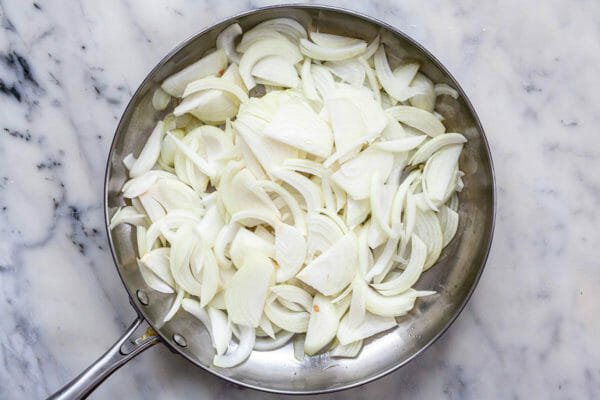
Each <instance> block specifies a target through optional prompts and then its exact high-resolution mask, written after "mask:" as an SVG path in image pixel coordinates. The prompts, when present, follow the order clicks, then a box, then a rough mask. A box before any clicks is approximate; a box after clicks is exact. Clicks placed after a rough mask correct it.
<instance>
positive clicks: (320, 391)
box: [103, 3, 497, 395]
mask: <svg viewBox="0 0 600 400" xmlns="http://www.w3.org/2000/svg"><path fill="white" fill-rule="evenodd" d="M281 8H296V9H311V10H317V11H332V12H338V13H343V14H347V15H350V16H353V17H357V18H360V19H363V20H365V21H367V22H370V23H373V24H375V25H377V26H379V27H382V28H385V29H387V30H388V31H390V32H392V33H393V34H394V35H396V36H398V37H400V38H402V39H403V40H406V41H407V42H408V43H410V44H411V45H412V46H414V47H415V48H417V49H418V50H419V51H421V52H422V53H423V54H424V55H425V56H426V57H427V58H428V59H429V60H430V61H431V62H432V63H434V64H435V65H436V66H437V67H438V68H439V69H440V70H441V71H442V72H443V73H444V74H445V75H446V76H447V77H448V78H449V79H450V81H451V82H452V84H453V85H454V87H455V88H456V90H457V91H458V93H459V94H460V96H461V97H462V98H463V99H464V101H465V104H466V106H467V108H468V110H469V111H470V113H471V114H472V116H473V120H474V123H475V126H476V127H477V129H478V131H479V132H480V133H481V140H482V142H483V147H484V149H485V152H486V153H487V157H488V159H489V169H490V177H491V200H492V202H491V203H492V204H491V216H490V217H491V222H490V229H489V240H488V241H487V243H486V244H485V249H484V253H483V258H482V261H481V266H480V268H479V270H478V271H477V274H476V276H475V279H474V281H473V283H472V285H471V287H470V288H469V290H468V292H467V294H466V296H465V297H464V299H463V300H462V302H461V304H459V306H458V307H457V309H456V311H455V313H454V314H453V315H452V316H451V317H450V318H449V319H448V321H447V322H446V324H445V325H444V326H443V327H442V329H440V330H439V331H438V332H437V333H436V334H435V335H434V336H433V337H432V338H431V339H430V340H429V341H428V342H427V343H425V344H424V345H423V346H422V347H421V348H420V349H419V350H417V351H415V352H414V353H413V354H411V355H410V356H409V357H407V358H406V359H404V360H401V361H400V362H398V363H397V364H395V365H393V366H391V367H390V368H388V369H386V370H384V371H382V372H380V373H377V374H374V375H370V376H367V377H365V378H363V379H359V380H356V381H354V382H351V383H347V384H343V385H340V386H337V387H332V388H324V389H312V390H291V389H277V388H270V387H265V386H259V385H255V384H252V383H247V382H244V381H242V380H239V379H236V378H232V377H229V376H225V375H223V374H221V373H219V372H218V371H216V370H214V369H212V368H209V367H208V366H206V365H204V364H200V363H197V362H196V361H194V360H193V359H192V358H191V357H189V356H188V355H187V354H185V353H183V352H181V351H179V349H178V348H176V347H175V346H173V345H172V344H171V341H170V340H169V338H167V337H165V336H163V334H162V333H161V331H160V329H157V327H156V326H154V325H155V324H152V323H151V322H150V321H148V319H147V318H146V315H145V313H144V311H143V310H142V309H141V308H139V307H138V306H137V305H136V303H135V300H134V299H133V294H132V293H131V292H130V290H129V287H128V286H127V284H126V283H125V280H124V279H123V275H122V274H121V270H120V268H119V265H120V263H119V261H118V259H117V257H116V253H115V249H114V244H113V238H112V233H111V231H110V229H109V225H110V216H109V213H108V211H109V210H108V180H109V175H110V165H111V160H112V157H113V154H114V151H115V147H116V141H117V140H116V139H117V133H118V132H119V131H121V129H122V128H123V124H124V121H123V117H124V116H125V115H127V114H129V113H130V112H131V109H132V108H133V107H135V102H134V100H135V99H136V98H137V96H138V95H139V93H140V91H141V89H142V88H143V87H144V86H145V84H146V83H147V82H148V80H149V79H150V77H151V76H152V75H154V73H155V72H156V71H158V70H159V69H160V68H161V67H162V66H163V65H164V64H166V63H167V62H168V61H169V60H170V59H171V58H172V57H173V56H174V55H175V54H176V53H177V52H179V51H180V50H181V49H182V48H184V47H185V46H187V45H188V44H189V43H191V42H192V41H194V40H196V39H197V38H198V37H200V36H202V35H204V34H205V33H207V32H209V31H210V30H212V29H213V28H214V27H215V26H217V25H221V24H224V23H227V22H230V21H234V20H236V19H239V18H243V17H245V16H248V15H252V14H256V13H260V12H264V11H267V10H273V9H281ZM496 196H497V193H496V177H495V172H494V164H493V160H492V155H491V149H490V146H489V142H488V140H487V136H486V134H485V131H484V129H483V125H482V124H481V121H480V119H479V116H478V115H477V113H476V111H475V108H474V107H473V104H472V103H471V101H470V100H469V98H468V96H467V95H466V93H465V91H464V89H463V88H462V87H461V85H460V84H459V82H458V81H457V79H456V78H455V77H454V75H452V73H450V71H449V70H448V69H447V68H446V67H445V66H444V65H443V64H442V62H441V61H440V60H438V59H437V58H436V57H435V56H434V55H433V54H432V53H431V52H430V51H429V50H428V49H427V48H425V47H424V46H423V45H421V43H419V42H418V41H417V40H415V39H413V38H412V37H411V36H409V35H408V34H406V33H404V32H403V31H401V30H400V29H398V28H396V27H394V26H392V25H390V24H388V23H386V22H384V21H381V20H379V19H377V18H374V17H371V16H369V15H366V14H364V13H362V12H358V11H354V10H350V9H348V8H342V7H336V6H327V5H313V4H297V3H290V4H278V5H271V6H265V7H259V8H254V9H252V10H248V11H244V12H241V13H238V14H235V15H233V16H230V17H227V18H224V19H221V20H219V21H218V22H216V23H214V24H212V25H210V26H208V27H206V28H205V29H203V30H201V31H200V32H198V33H195V34H193V35H191V36H190V37H188V38H187V39H185V40H183V41H181V42H180V43H178V44H177V45H176V46H174V47H173V48H172V49H171V50H170V51H169V52H168V53H167V54H166V55H165V56H164V57H163V58H162V59H161V60H160V61H159V62H158V63H157V64H156V65H155V66H154V67H153V68H152V69H151V70H150V72H148V73H147V74H146V76H145V78H144V79H143V80H142V81H141V82H140V84H139V86H138V88H137V89H136V91H135V92H134V93H133V95H132V96H131V98H130V100H129V102H128V104H127V106H126V107H125V109H124V110H123V113H122V115H121V118H120V119H119V123H118V124H117V127H116V129H115V132H114V134H113V139H112V142H111V146H110V150H109V153H108V156H107V160H106V169H105V174H104V199H103V203H104V204H103V208H104V225H105V230H106V234H107V239H108V245H109V248H110V252H111V256H112V259H113V263H114V266H115V268H116V270H117V273H118V274H119V278H120V279H121V282H122V284H123V286H124V288H125V290H126V292H127V295H128V296H129V300H130V303H131V305H132V306H133V308H134V310H135V311H136V313H137V314H138V316H141V317H142V318H143V319H144V320H145V321H146V322H147V323H148V324H149V325H150V326H151V327H152V328H153V329H154V331H155V332H157V334H158V335H159V336H160V338H161V342H163V344H164V345H166V346H167V347H168V348H169V349H171V350H172V351H173V352H176V353H177V354H178V355H180V356H182V357H184V358H185V359H186V360H188V361H189V362H190V363H192V364H193V365H195V366H197V367H199V368H201V369H203V370H204V371H207V372H209V373H210V374H212V375H214V376H217V377H218V378H221V379H223V380H225V381H226V382H229V383H232V384H235V385H238V386H241V387H244V388H249V389H254V390H257V391H262V392H266V393H274V394H284V395H316V394H326V393H334V392H339V391H343V390H348V389H353V388H356V387H359V386H362V385H366V384H367V383H371V382H374V381H376V380H378V379H380V378H383V377H384V376H386V375H388V374H391V373H392V372H394V371H397V370H398V369H400V368H401V367H403V366H405V365H407V364H408V363H410V362H411V361H412V360H414V359H415V358H417V357H418V356H420V355H421V354H422V353H423V352H424V351H425V350H427V349H428V348H429V347H430V346H431V345H433V344H434V343H435V342H436V341H437V340H438V339H439V338H440V337H441V336H442V335H443V334H444V333H445V332H446V331H447V330H448V329H449V328H450V326H451V325H452V324H453V323H454V321H456V319H457V318H458V316H459V315H460V314H461V313H462V311H463V310H464V308H465V306H466V304H467V303H468V302H469V300H470V298H471V296H472V295H473V292H474V291H475V288H476V287H477V285H478V283H479V280H480V279H481V275H482V274H483V270H484V269H485V266H486V264H487V260H488V257H489V253H490V249H491V245H492V241H493V237H494V231H495V223H496V206H497V198H496Z"/></svg>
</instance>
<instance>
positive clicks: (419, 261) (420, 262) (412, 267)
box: [373, 234, 427, 296]
mask: <svg viewBox="0 0 600 400" xmlns="http://www.w3.org/2000/svg"><path fill="white" fill-rule="evenodd" d="M411 243H412V247H411V251H410V261H409V262H408V265H407V266H406V269H405V270H404V271H403V272H402V274H400V275H398V277H397V278H395V279H392V280H389V281H387V282H384V283H379V284H375V285H373V287H374V288H375V289H377V290H379V291H385V294H386V295H387V296H392V295H396V294H400V293H403V292H405V291H407V290H408V289H410V288H411V287H412V285H414V284H415V283H416V282H417V280H418V279H419V276H421V272H423V266H424V265H425V259H426V258H427V246H425V243H423V241H422V240H421V239H419V237H418V236H417V235H415V234H413V235H412V237H411Z"/></svg>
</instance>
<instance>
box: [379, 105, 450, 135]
mask: <svg viewBox="0 0 600 400" xmlns="http://www.w3.org/2000/svg"><path fill="white" fill-rule="evenodd" d="M386 112H387V113H388V115H391V116H392V117H394V118H395V119H397V120H398V121H400V122H402V123H403V124H406V125H409V126H412V127H413V128H416V129H418V130H420V131H421V132H423V133H425V134H427V135H429V136H431V137H435V136H438V135H441V134H442V133H444V132H445V131H446V128H445V127H444V125H443V124H442V123H441V122H440V120H439V119H437V118H436V117H435V115H433V114H432V113H430V112H427V111H425V110H421V109H420V108H416V107H411V106H395V107H392V108H388V109H387V110H386Z"/></svg>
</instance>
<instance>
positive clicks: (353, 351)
mask: <svg viewBox="0 0 600 400" xmlns="http://www.w3.org/2000/svg"><path fill="white" fill-rule="evenodd" d="M362 347H363V341H362V340H357V341H356V342H352V343H348V344H346V345H343V344H341V343H340V344H338V345H337V346H335V347H334V348H333V349H332V350H331V351H330V352H329V355H330V356H331V357H332V358H354V357H356V356H358V353H360V350H361V349H362Z"/></svg>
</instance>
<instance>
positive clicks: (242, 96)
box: [183, 71, 248, 103]
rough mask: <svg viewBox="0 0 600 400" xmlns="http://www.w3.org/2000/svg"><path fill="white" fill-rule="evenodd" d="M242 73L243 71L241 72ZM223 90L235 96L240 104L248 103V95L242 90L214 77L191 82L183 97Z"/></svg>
mask: <svg viewBox="0 0 600 400" xmlns="http://www.w3.org/2000/svg"><path fill="white" fill-rule="evenodd" d="M240 73H241V71H240ZM211 89H215V90H222V91H224V92H227V93H230V94H232V95H233V96H235V97H236V98H237V99H238V100H239V101H240V102H242V103H243V102H246V101H248V95H247V94H246V92H244V90H243V89H242V88H240V87H239V86H238V85H236V84H234V83H233V82H231V81H228V80H227V79H223V78H215V77H214V76H207V77H206V78H202V79H198V80H196V81H193V82H191V83H190V84H189V85H187V86H186V87H185V91H184V92H183V97H187V96H190V95H192V94H194V93H198V92H201V91H203V90H211Z"/></svg>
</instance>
